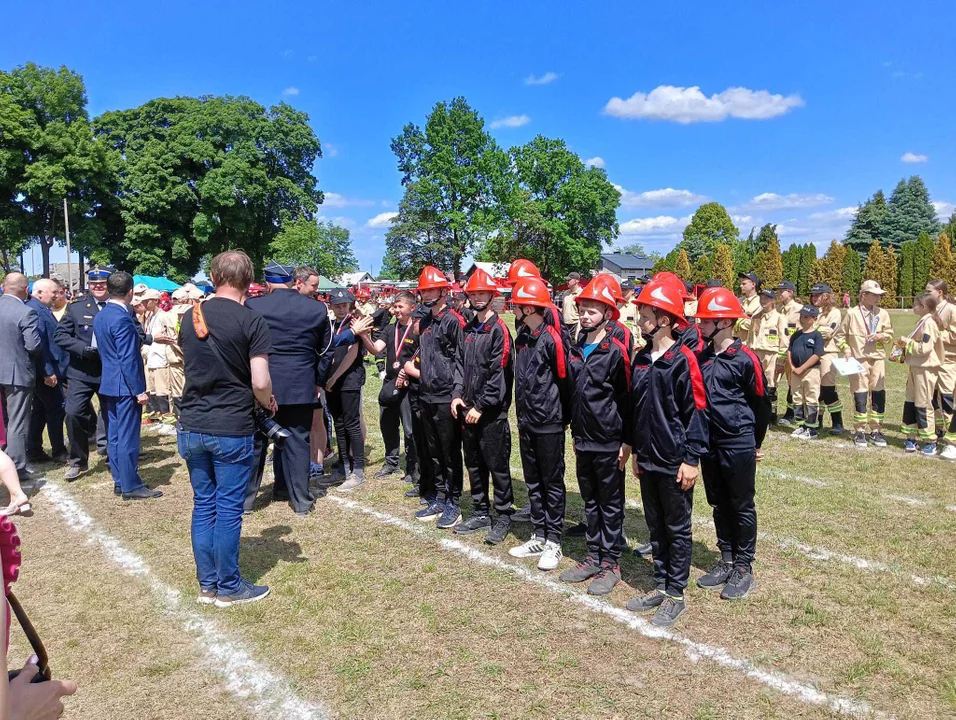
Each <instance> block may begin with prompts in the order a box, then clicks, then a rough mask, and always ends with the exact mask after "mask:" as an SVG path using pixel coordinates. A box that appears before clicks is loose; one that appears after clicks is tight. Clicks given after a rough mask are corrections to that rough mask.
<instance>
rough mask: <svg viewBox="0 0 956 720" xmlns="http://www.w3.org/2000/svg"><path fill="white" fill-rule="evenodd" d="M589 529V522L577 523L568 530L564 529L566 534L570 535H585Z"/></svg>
mask: <svg viewBox="0 0 956 720" xmlns="http://www.w3.org/2000/svg"><path fill="white" fill-rule="evenodd" d="M587 531H588V524H587V523H583V522H580V523H578V524H577V525H572V526H571V527H569V528H568V529H567V530H565V531H564V534H565V535H567V536H568V537H584V535H585V533H587Z"/></svg>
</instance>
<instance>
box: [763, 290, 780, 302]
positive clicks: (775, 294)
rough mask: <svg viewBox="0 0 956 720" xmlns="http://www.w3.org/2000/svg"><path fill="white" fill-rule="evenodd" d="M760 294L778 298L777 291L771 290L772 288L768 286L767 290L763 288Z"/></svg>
mask: <svg viewBox="0 0 956 720" xmlns="http://www.w3.org/2000/svg"><path fill="white" fill-rule="evenodd" d="M760 294H761V295H763V296H764V297H768V298H770V299H771V300H776V299H777V293H775V292H774V291H773V290H771V289H770V288H767V289H766V290H761V291H760Z"/></svg>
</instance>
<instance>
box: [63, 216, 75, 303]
mask: <svg viewBox="0 0 956 720" xmlns="http://www.w3.org/2000/svg"><path fill="white" fill-rule="evenodd" d="M63 225H64V227H65V228H66V286H67V288H69V290H70V292H71V293H72V292H73V260H72V255H73V254H72V253H71V252H70V213H69V212H68V211H67V209H66V198H63Z"/></svg>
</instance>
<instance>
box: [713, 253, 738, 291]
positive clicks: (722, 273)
mask: <svg viewBox="0 0 956 720" xmlns="http://www.w3.org/2000/svg"><path fill="white" fill-rule="evenodd" d="M713 273H714V277H715V278H717V279H718V280H720V282H721V284H722V285H723V286H724V287H725V288H735V287H736V286H737V273H736V272H734V258H733V254H732V253H731V252H730V246H729V245H726V244H724V243H720V244H719V245H717V249H716V250H715V251H714V267H713Z"/></svg>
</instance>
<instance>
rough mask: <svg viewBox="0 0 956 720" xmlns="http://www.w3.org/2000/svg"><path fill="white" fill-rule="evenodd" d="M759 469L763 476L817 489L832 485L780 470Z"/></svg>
mask: <svg viewBox="0 0 956 720" xmlns="http://www.w3.org/2000/svg"><path fill="white" fill-rule="evenodd" d="M758 469H759V470H760V474H761V475H769V476H770V477H775V478H777V479H779V480H793V481H795V482H798V483H803V484H804V485H810V486H812V487H817V488H825V487H830V483H828V482H825V481H823V480H817V479H816V478H810V477H804V476H803V475H791V474H790V473H785V472H781V471H779V470H769V469H764V468H758Z"/></svg>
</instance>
